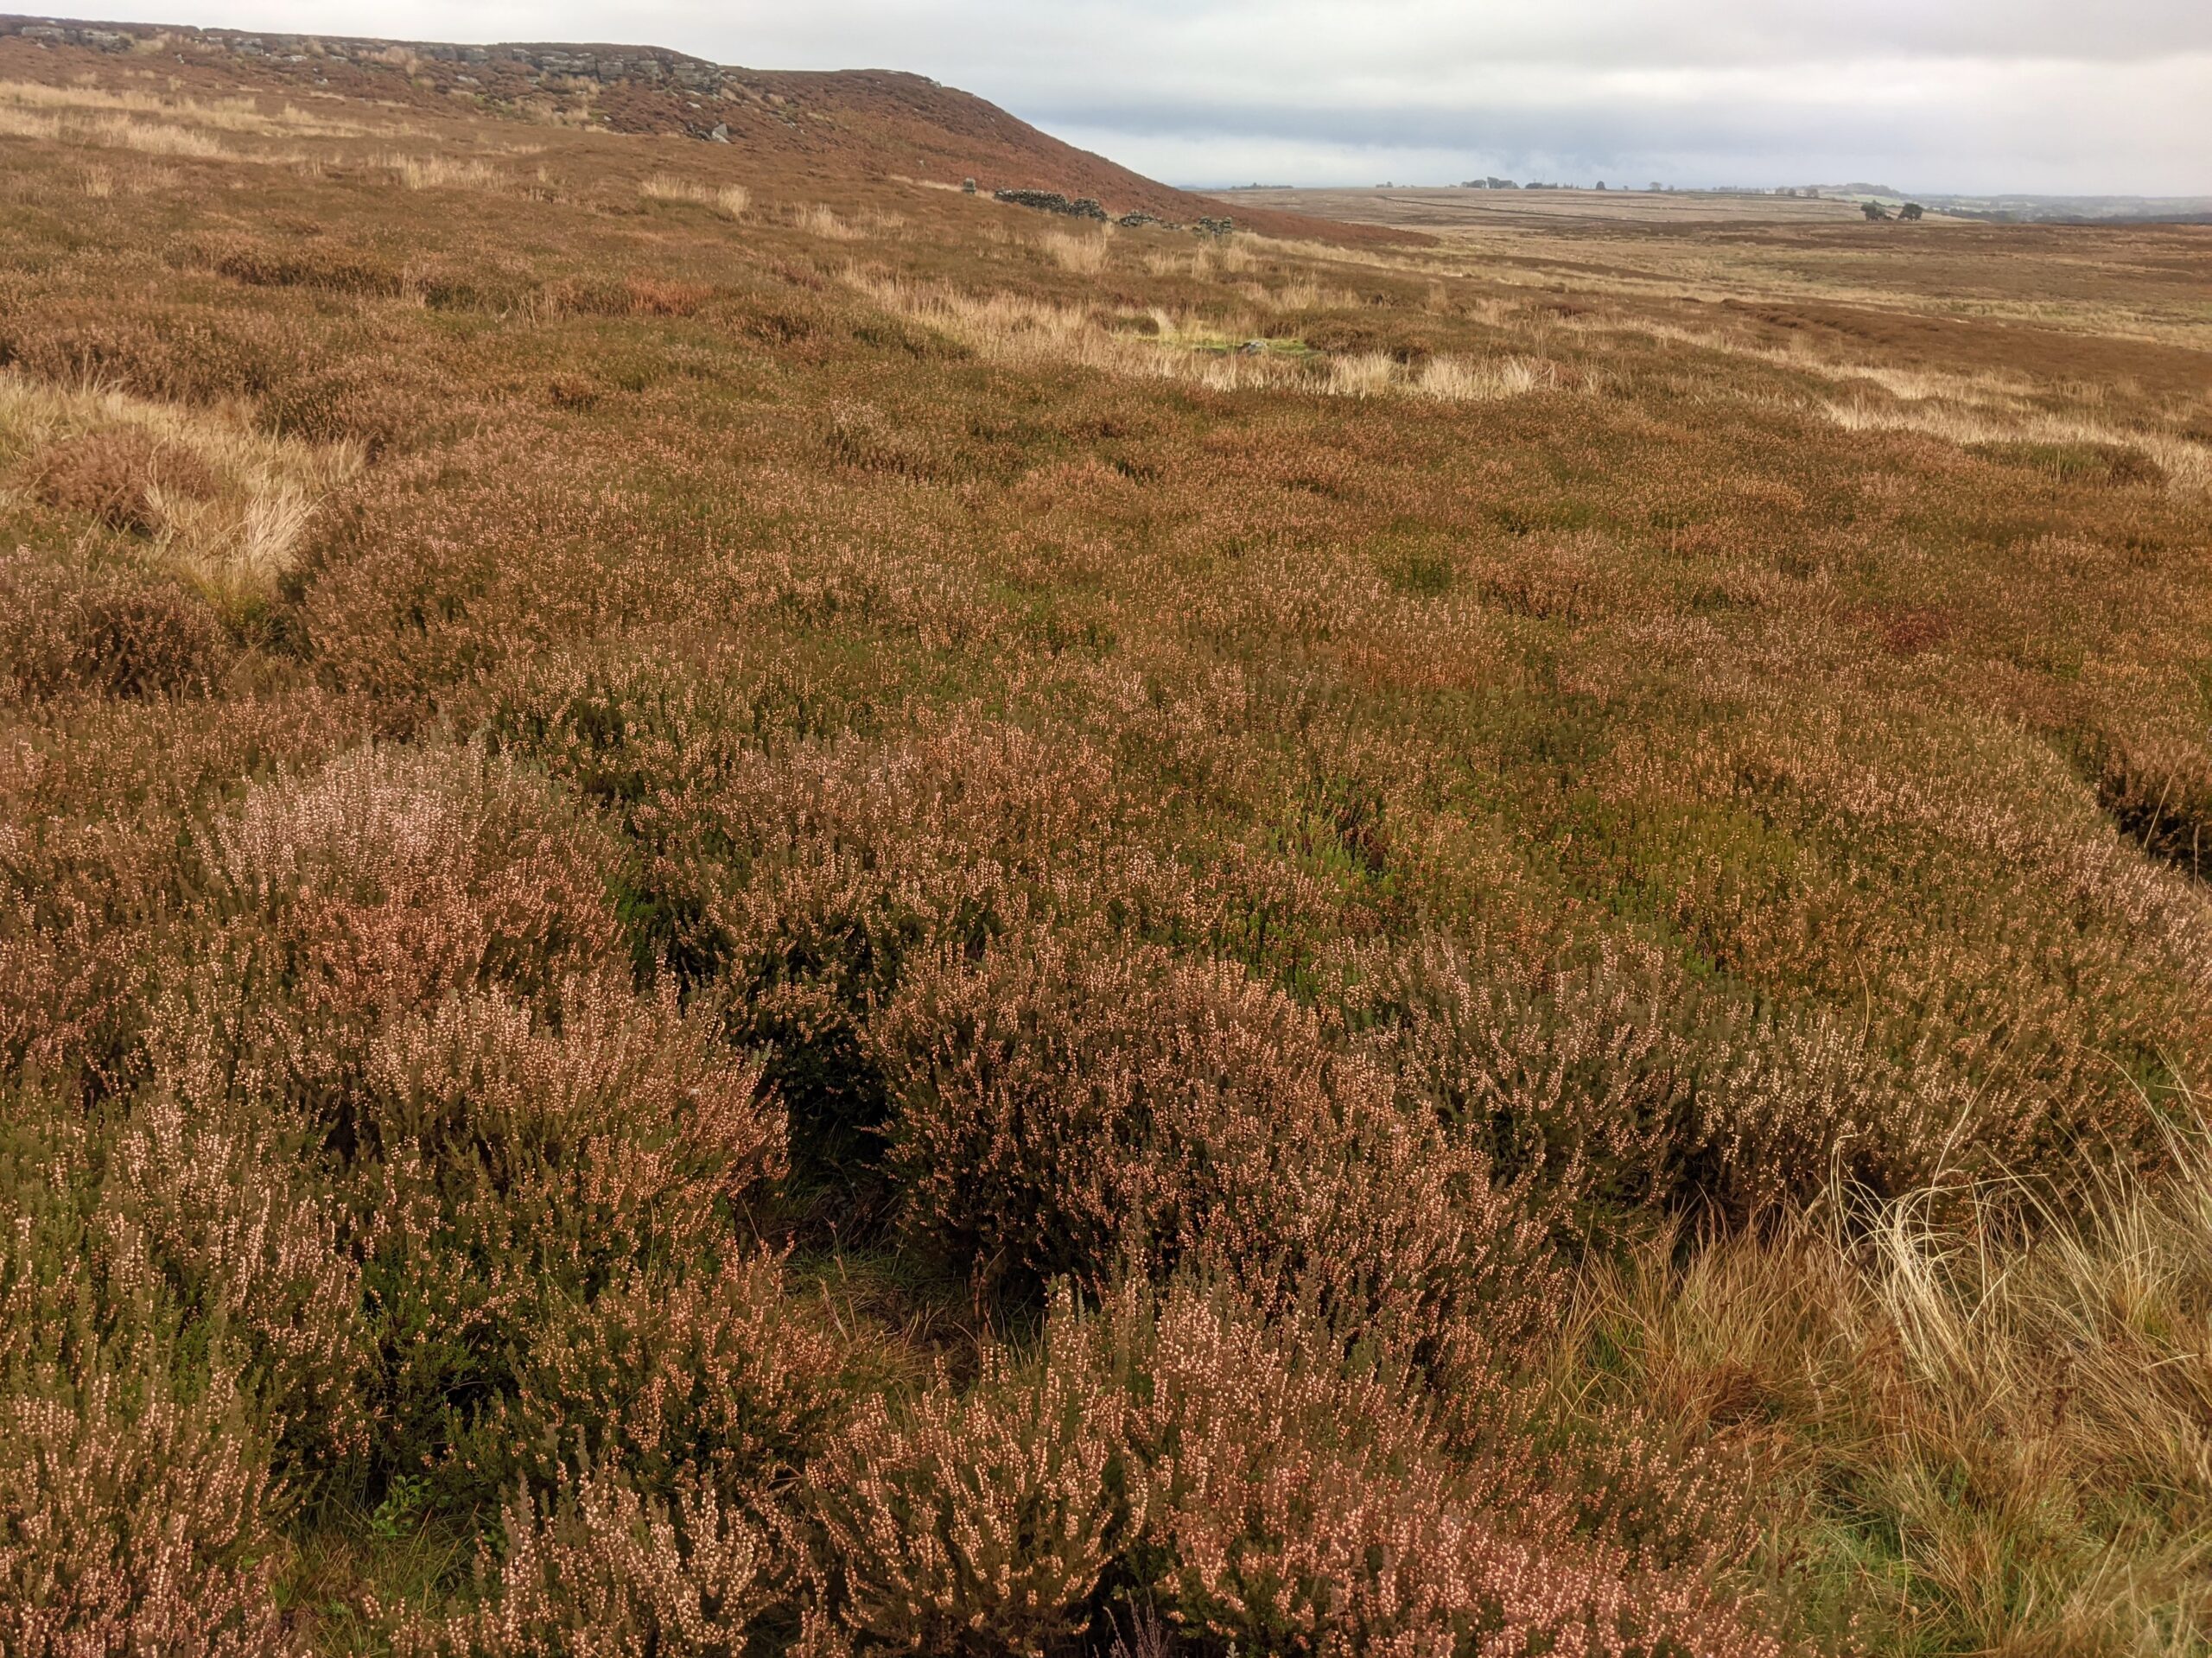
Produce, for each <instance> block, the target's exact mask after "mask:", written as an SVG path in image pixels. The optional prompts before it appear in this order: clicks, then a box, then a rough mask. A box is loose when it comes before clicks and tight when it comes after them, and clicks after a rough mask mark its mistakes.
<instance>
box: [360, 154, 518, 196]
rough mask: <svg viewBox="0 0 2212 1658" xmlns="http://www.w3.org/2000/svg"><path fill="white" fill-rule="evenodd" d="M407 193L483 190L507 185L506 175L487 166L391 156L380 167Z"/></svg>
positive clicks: (448, 159)
mask: <svg viewBox="0 0 2212 1658" xmlns="http://www.w3.org/2000/svg"><path fill="white" fill-rule="evenodd" d="M382 164H383V165H384V166H385V168H388V169H389V170H390V172H391V176H392V177H393V179H394V180H395V181H397V182H398V183H399V184H400V185H401V186H403V187H405V188H407V189H410V190H448V189H459V190H487V189H497V188H499V187H502V186H504V185H505V184H507V183H509V182H511V180H510V178H509V175H506V174H505V173H503V172H501V171H500V170H499V168H496V167H493V166H492V165H491V164H490V163H489V162H480V161H475V160H456V159H454V157H451V156H387V157H386V158H385V161H384V162H383V163H382Z"/></svg>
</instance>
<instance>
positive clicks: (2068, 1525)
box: [1566, 1129, 2212, 1658]
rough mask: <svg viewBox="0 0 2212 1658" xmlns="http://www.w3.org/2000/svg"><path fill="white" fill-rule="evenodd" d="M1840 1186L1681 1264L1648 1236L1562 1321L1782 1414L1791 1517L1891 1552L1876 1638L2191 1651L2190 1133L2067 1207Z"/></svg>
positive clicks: (2194, 1383)
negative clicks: (1802, 1487)
mask: <svg viewBox="0 0 2212 1658" xmlns="http://www.w3.org/2000/svg"><path fill="white" fill-rule="evenodd" d="M1839 1201H1840V1204H1841V1207H1840V1209H1839V1210H1837V1211H1836V1214H1837V1217H1838V1218H1837V1219H1836V1221H1835V1222H1834V1223H1833V1224H1831V1225H1827V1226H1822V1225H1818V1224H1813V1223H1805V1224H1802V1225H1800V1226H1799V1227H1798V1228H1797V1229H1796V1230H1795V1231H1794V1232H1791V1233H1789V1234H1787V1235H1785V1236H1782V1237H1780V1238H1777V1239H1776V1240H1773V1241H1768V1242H1762V1241H1759V1240H1757V1239H1751V1238H1746V1239H1743V1240H1739V1241H1738V1242H1733V1243H1730V1244H1726V1245H1723V1246H1721V1247H1719V1248H1714V1249H1711V1250H1709V1251H1707V1252H1706V1253H1704V1254H1703V1255H1700V1257H1698V1258H1697V1259H1696V1261H1694V1263H1693V1264H1691V1265H1690V1266H1689V1267H1687V1268H1686V1269H1684V1270H1682V1271H1681V1272H1680V1273H1675V1272H1674V1271H1672V1270H1670V1269H1669V1268H1668V1267H1666V1266H1665V1265H1664V1264H1663V1263H1662V1262H1661V1261H1659V1260H1658V1259H1657V1257H1656V1255H1655V1256H1653V1257H1652V1258H1651V1259H1650V1260H1649V1261H1647V1262H1645V1263H1644V1264H1643V1266H1642V1267H1638V1268H1635V1269H1633V1270H1630V1271H1628V1272H1626V1273H1623V1274H1611V1275H1606V1274H1601V1275H1600V1278H1599V1283H1598V1286H1596V1288H1595V1289H1594V1290H1593V1296H1592V1300H1591V1302H1590V1303H1589V1305H1588V1308H1587V1310H1586V1312H1585V1314H1584V1315H1583V1316H1584V1318H1585V1320H1586V1323H1585V1324H1584V1326H1583V1328H1584V1329H1585V1330H1586V1331H1588V1332H1590V1333H1592V1334H1596V1333H1597V1332H1601V1331H1602V1332H1605V1333H1604V1335H1603V1337H1602V1339H1603V1340H1604V1341H1605V1342H1606V1343H1608V1344H1617V1345H1615V1346H1613V1348H1612V1350H1614V1351H1621V1350H1625V1351H1627V1352H1628V1353H1630V1354H1631V1355H1632V1356H1633V1367H1634V1368H1633V1375H1634V1378H1635V1380H1636V1382H1637V1384H1638V1385H1640V1386H1641V1387H1642V1388H1644V1389H1645V1390H1646V1391H1647V1392H1648V1393H1649V1394H1650V1395H1652V1396H1654V1397H1656V1398H1657V1399H1659V1400H1661V1401H1666V1402H1667V1403H1668V1405H1669V1407H1670V1408H1671V1409H1673V1410H1674V1411H1675V1413H1678V1414H1679V1415H1680V1416H1681V1417H1682V1418H1683V1419H1684V1420H1687V1421H1690V1422H1694V1423H1697V1424H1699V1425H1700V1426H1702V1425H1705V1424H1708V1423H1710V1422H1711V1421H1712V1420H1713V1419H1714V1415H1715V1413H1724V1415H1723V1416H1722V1419H1721V1420H1732V1419H1731V1418H1730V1417H1728V1416H1726V1414H1725V1413H1742V1412H1744V1411H1745V1410H1747V1409H1748V1410H1751V1411H1754V1412H1757V1413H1760V1414H1762V1415H1766V1414H1770V1415H1771V1416H1772V1418H1773V1420H1776V1421H1777V1422H1778V1423H1779V1424H1781V1425H1782V1426H1781V1427H1779V1428H1778V1429H1777V1430H1775V1431H1774V1436H1773V1437H1774V1438H1775V1439H1776V1440H1777V1445H1778V1447H1779V1449H1780V1452H1781V1454H1782V1455H1783V1456H1784V1457H1785V1458H1787V1459H1788V1461H1789V1464H1792V1465H1793V1466H1795V1467H1796V1468H1798V1469H1800V1470H1802V1472H1803V1473H1804V1475H1805V1476H1806V1477H1808V1479H1809V1480H1810V1482H1811V1483H1812V1484H1813V1486H1814V1489H1815V1490H1816V1491H1818V1492H1820V1493H1822V1494H1823V1495H1822V1496H1821V1497H1820V1498H1816V1501H1827V1500H1829V1498H1830V1497H1831V1496H1832V1497H1833V1498H1834V1499H1839V1500H1840V1501H1839V1503H1838V1510H1837V1512H1835V1513H1834V1515H1833V1516H1832V1517H1829V1516H1822V1515H1819V1514H1817V1513H1816V1515H1815V1516H1814V1518H1815V1522H1816V1524H1819V1525H1821V1526H1824V1527H1825V1528H1827V1544H1826V1547H1828V1548H1830V1549H1832V1550H1834V1551H1835V1552H1836V1553H1837V1555H1838V1557H1839V1558H1838V1559H1837V1560H1836V1561H1835V1562H1834V1565H1835V1566H1840V1567H1847V1568H1848V1567H1850V1566H1851V1565H1852V1560H1851V1557H1852V1554H1853V1553H1854V1552H1855V1551H1856V1550H1857V1549H1859V1548H1860V1547H1863V1546H1864V1545H1862V1544H1861V1543H1860V1541H1859V1533H1858V1529H1857V1528H1858V1526H1859V1525H1860V1524H1862V1523H1866V1521H1872V1522H1874V1523H1877V1524H1879V1525H1884V1526H1889V1527H1893V1528H1895V1533H1896V1538H1897V1545H1896V1546H1897V1547H1898V1548H1899V1549H1900V1550H1901V1551H1902V1553H1903V1556H1904V1560H1905V1561H1907V1562H1908V1563H1909V1565H1910V1572H1909V1573H1908V1574H1906V1575H1905V1576H1904V1577H1902V1578H1898V1579H1895V1580H1894V1582H1893V1584H1892V1585H1890V1586H1886V1587H1885V1585H1884V1584H1883V1581H1882V1579H1881V1576H1880V1575H1878V1567H1877V1566H1875V1565H1874V1563H1873V1562H1872V1560H1868V1561H1867V1562H1866V1564H1865V1565H1863V1566H1859V1568H1858V1569H1859V1570H1861V1571H1867V1572H1875V1573H1876V1574H1877V1575H1874V1576H1872V1577H1870V1578H1868V1579H1866V1584H1867V1586H1868V1587H1869V1588H1870V1589H1872V1590H1873V1591H1875V1592H1874V1602H1875V1604H1876V1606H1877V1607H1878V1614H1877V1616H1878V1617H1879V1618H1880V1619H1881V1620H1882V1622H1881V1623H1879V1624H1878V1626H1877V1627H1878V1629H1879V1630H1880V1633H1881V1636H1882V1637H1883V1638H1882V1639H1881V1640H1880V1641H1878V1644H1880V1645H1884V1646H1888V1645H1890V1644H1891V1642H1894V1643H1896V1644H1897V1646H1899V1647H1912V1648H1923V1649H1938V1650H1950V1651H1960V1650H1973V1651H1982V1652H1993V1651H2014V1650H2063V1651H2068V1652H2083V1653H2109V1654H2113V1655H2119V1654H2140V1653H2152V1654H2170V1655H2174V1658H2179V1655H2181V1654H2183V1653H2187V1652H2193V1651H2196V1650H2198V1649H2199V1645H2198V1643H2199V1642H2200V1641H2201V1639H2202V1634H2203V1632H2204V1631H2205V1630H2206V1629H2208V1628H2212V1530H2208V1529H2207V1528H2206V1527H2205V1525H2204V1523H2203V1521H2202V1515H2204V1514H2205V1513H2206V1512H2207V1509H2208V1505H2212V1370H2208V1368H2207V1363H2208V1356H2212V1269H2209V1268H2208V1263H2212V1147H2208V1142H2207V1140H2206V1139H2205V1136H2204V1134H2203V1133H2202V1130H2201V1129H2190V1130H2188V1131H2185V1132H2182V1133H2177V1135H2176V1138H2175V1140H2174V1141H2173V1155H2172V1156H2171V1159H2170V1160H2169V1162H2168V1163H2167V1165H2166V1166H2165V1167H2164V1169H2162V1170H2160V1171H2158V1172H2156V1173H2154V1174H2152V1175H2149V1176H2144V1177H2137V1176H2127V1175H2119V1176H2113V1177H2111V1178H2108V1179H2107V1181H2106V1182H2105V1183H2104V1185H2102V1188H2101V1193H2100V1196H2099V1197H2098V1198H2097V1199H2096V1200H2095V1201H2094V1203H2093V1204H2092V1205H2091V1206H2090V1209H2089V1210H2088V1214H2087V1215H2086V1216H2081V1217H2075V1216H2067V1215H2061V1214H2058V1213H2056V1212H2052V1211H2051V1210H2047V1209H2044V1208H2042V1207H2041V1206H2040V1204H2038V1203H2037V1201H2036V1200H2035V1199H2034V1198H2033V1197H2032V1194H2031V1188H2030V1187H2028V1186H2026V1185H2021V1186H2018V1187H2015V1186H2013V1185H2010V1184H2009V1183H2008V1184H2005V1185H1988V1186H1984V1187H1982V1188H1980V1189H1978V1190H1976V1191H1974V1193H1973V1194H1972V1195H1971V1197H1970V1198H1969V1200H1968V1201H1967V1202H1966V1204H1964V1206H1963V1207H1961V1203H1960V1201H1959V1198H1958V1194H1957V1193H1956V1191H1943V1190H1942V1189H1940V1188H1931V1189H1929V1190H1925V1191H1919V1192H1916V1193H1910V1194H1907V1195H1905V1196H1904V1197H1899V1198H1897V1199H1894V1200H1891V1201H1889V1202H1886V1203H1880V1202H1865V1203H1859V1202H1857V1201H1856V1200H1854V1199H1853V1197H1851V1196H1850V1194H1848V1193H1844V1194H1841V1195H1840V1198H1839ZM1846 1217H1848V1220H1849V1223H1848V1224H1846V1223H1845V1220H1846ZM1566 1385H1567V1386H1569V1387H1580V1386H1583V1385H1586V1378H1582V1377H1580V1376H1579V1375H1571V1376H1569V1377H1568V1378H1567V1382H1566ZM1961 1483H1963V1485H1964V1488H1965V1490H1967V1491H1968V1492H1971V1493H1972V1494H1973V1498H1974V1500H1972V1501H1970V1502H1967V1501H1961V1500H1960V1499H1959V1497H1958V1496H1957V1495H1956V1494H1955V1493H1956V1490H1957V1488H1958V1486H1959V1485H1960V1484H1961ZM1853 1511H1856V1514H1854V1513H1853ZM1857 1515H1864V1516H1866V1521H1861V1520H1859V1518H1858V1517H1857ZM2190 1516H2195V1518H2191V1517H2190ZM1909 1591H1910V1592H1909ZM1869 1633H1870V1634H1872V1633H1873V1631H1872V1630H1870V1631H1869Z"/></svg>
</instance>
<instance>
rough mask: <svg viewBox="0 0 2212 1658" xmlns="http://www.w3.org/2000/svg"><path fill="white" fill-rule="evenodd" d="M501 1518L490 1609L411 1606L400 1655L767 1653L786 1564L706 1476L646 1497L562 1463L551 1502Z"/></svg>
mask: <svg viewBox="0 0 2212 1658" xmlns="http://www.w3.org/2000/svg"><path fill="white" fill-rule="evenodd" d="M501 1526H502V1530H503V1532H504V1534H505V1542H504V1544H503V1545H502V1547H501V1549H500V1552H499V1554H498V1556H497V1558H496V1559H494V1558H491V1557H489V1556H486V1558H483V1559H481V1560H480V1561H479V1562H478V1566H477V1572H476V1585H475V1586H476V1594H477V1596H478V1598H479V1599H480V1604H479V1605H478V1606H477V1607H475V1608H473V1609H471V1610H466V1611H460V1612H455V1613H453V1614H451V1615H449V1616H447V1617H435V1616H429V1615H425V1614H423V1613H421V1612H419V1611H415V1610H407V1611H404V1612H403V1613H402V1615H401V1616H400V1617H399V1618H398V1619H397V1622H396V1624H395V1627H394V1630H393V1642H392V1644H393V1647H394V1649H395V1650H396V1651H397V1652H399V1653H401V1654H403V1655H409V1658H429V1655H439V1658H447V1655H450V1658H467V1655H476V1654H483V1655H486V1658H490V1655H501V1658H504V1655H507V1654H531V1655H541V1654H542V1655H546V1658H554V1655H560V1658H571V1655H574V1658H598V1655H607V1658H613V1655H618V1654H630V1653H637V1652H652V1653H662V1654H667V1655H670V1658H741V1655H744V1654H747V1653H750V1652H753V1651H754V1650H756V1649H757V1648H756V1646H755V1644H754V1636H755V1634H756V1631H757V1630H758V1629H759V1628H760V1625H761V1624H762V1623H763V1622H764V1617H763V1615H764V1614H765V1613H769V1612H772V1610H774V1609H775V1608H776V1606H777V1604H778V1596H779V1588H780V1586H781V1585H780V1582H779V1579H780V1578H781V1577H782V1575H783V1572H784V1571H785V1570H786V1569H787V1568H785V1567H784V1566H783V1563H782V1562H781V1561H780V1560H779V1555H780V1554H781V1553H783V1546H782V1544H781V1540H780V1539H779V1536H778V1535H777V1534H776V1532H775V1531H774V1530H772V1529H771V1528H767V1527H764V1526H763V1525H762V1524H761V1523H760V1522H759V1521H757V1520H756V1519H755V1518H754V1517H753V1515H749V1514H748V1513H747V1510H746V1509H745V1508H744V1506H743V1505H742V1504H741V1503H740V1502H734V1501H732V1500H731V1499H728V1498H726V1497H724V1496H720V1495H718V1494H717V1492H716V1490H715V1486H714V1485H713V1484H712V1483H709V1482H705V1481H702V1480H699V1479H697V1478H696V1477H686V1478H683V1479H682V1480H679V1481H678V1482H677V1489H676V1494H675V1495H674V1496H672V1497H666V1498H664V1497H658V1496H640V1495H639V1493H638V1492H637V1491H636V1490H633V1489H632V1487H631V1486H630V1485H629V1484H627V1483H626V1482H625V1481H624V1479H623V1477H622V1476H621V1474H620V1472H619V1471H616V1470H614V1469H612V1468H610V1467H608V1466H605V1465H592V1464H586V1465H585V1466H584V1468H583V1469H582V1471H581V1472H580V1473H578V1474H576V1475H575V1476H573V1477H572V1476H570V1475H569V1473H568V1472H567V1471H565V1470H563V1472H562V1474H561V1476H560V1477H559V1479H558V1480H557V1482H556V1484H555V1486H554V1488H553V1490H551V1491H550V1493H549V1494H548V1495H547V1496H545V1497H544V1498H543V1500H542V1501H533V1500H532V1498H531V1496H530V1495H529V1493H528V1492H527V1490H524V1491H522V1492H520V1493H519V1494H518V1495H517V1496H514V1497H512V1498H511V1499H510V1500H509V1502H507V1504H506V1507H505V1509H504V1510H503V1511H502V1514H501Z"/></svg>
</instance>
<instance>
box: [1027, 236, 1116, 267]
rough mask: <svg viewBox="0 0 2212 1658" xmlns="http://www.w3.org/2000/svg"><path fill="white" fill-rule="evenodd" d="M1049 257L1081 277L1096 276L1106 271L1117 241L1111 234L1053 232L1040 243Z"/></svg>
mask: <svg viewBox="0 0 2212 1658" xmlns="http://www.w3.org/2000/svg"><path fill="white" fill-rule="evenodd" d="M1112 245H1113V238H1112V235H1111V233H1110V232H1106V231H1103V230H1102V231H1097V232H1082V231H1074V232H1070V231H1052V232H1048V233H1046V236H1045V237H1044V238H1042V239H1041V240H1040V241H1039V243H1038V246H1039V247H1040V248H1042V249H1043V250H1044V251H1045V255H1046V257H1047V258H1049V259H1051V260H1052V263H1053V264H1056V265H1058V266H1059V268H1060V269H1061V270H1071V271H1073V272H1075V274H1076V275H1077V276H1096V275H1098V273H1099V272H1101V271H1102V270H1105V269H1106V260H1107V256H1108V254H1109V252H1110V251H1111V249H1112Z"/></svg>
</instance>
